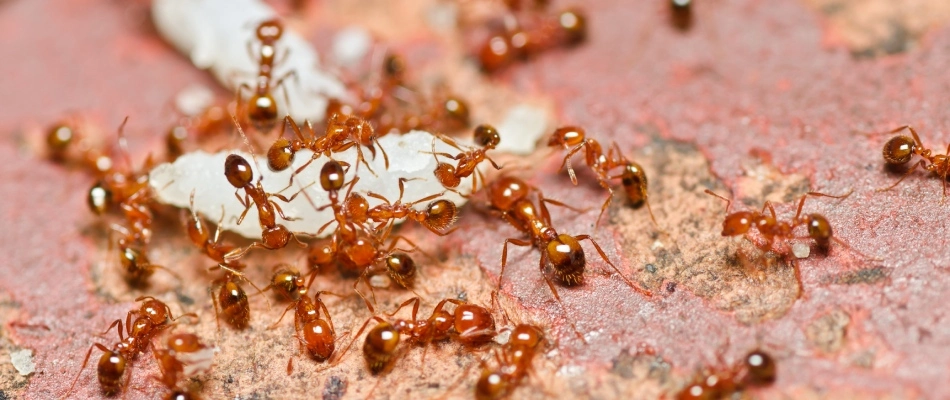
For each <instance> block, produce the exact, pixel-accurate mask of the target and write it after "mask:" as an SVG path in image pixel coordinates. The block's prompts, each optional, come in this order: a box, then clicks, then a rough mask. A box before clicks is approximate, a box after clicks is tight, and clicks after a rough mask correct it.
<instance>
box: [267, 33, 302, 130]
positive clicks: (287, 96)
mask: <svg viewBox="0 0 950 400" xmlns="http://www.w3.org/2000/svg"><path fill="white" fill-rule="evenodd" d="M289 54H290V49H287V51H286V52H284V57H287V56H288V55H289ZM290 77H293V78H294V81H295V82H296V83H297V85H298V86H299V85H300V79H299V78H297V70H290V71H288V72H287V73H286V74H284V76H281V77H280V78H279V79H277V82H275V83H274V86H273V87H275V88H276V87H280V88H281V89H283V92H284V101H285V102H287V110H286V111H287V112H286V114H287V115H290V114H292V113H291V112H290V93H289V91H288V90H287V86H285V85H284V80H286V79H287V78H290Z"/></svg>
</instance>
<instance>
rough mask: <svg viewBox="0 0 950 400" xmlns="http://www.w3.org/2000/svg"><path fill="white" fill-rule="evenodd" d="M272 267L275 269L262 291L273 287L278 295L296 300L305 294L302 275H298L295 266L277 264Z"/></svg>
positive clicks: (305, 286)
mask: <svg viewBox="0 0 950 400" xmlns="http://www.w3.org/2000/svg"><path fill="white" fill-rule="evenodd" d="M274 268H275V271H274V275H273V276H272V277H271V280H270V284H269V285H267V286H266V287H264V290H262V292H266V291H268V290H271V289H273V290H274V291H275V292H277V294H278V295H279V296H280V297H283V298H285V299H289V300H291V301H297V300H298V299H300V297H302V296H305V295H306V294H307V285H305V284H304V280H305V279H304V276H302V275H300V272H299V271H297V269H296V268H293V267H291V266H289V265H287V264H278V265H277V266H275V267H274Z"/></svg>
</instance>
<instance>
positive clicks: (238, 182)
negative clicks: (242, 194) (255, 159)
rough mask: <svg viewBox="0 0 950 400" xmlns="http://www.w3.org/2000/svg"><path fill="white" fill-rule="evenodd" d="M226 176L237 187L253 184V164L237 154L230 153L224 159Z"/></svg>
mask: <svg viewBox="0 0 950 400" xmlns="http://www.w3.org/2000/svg"><path fill="white" fill-rule="evenodd" d="M224 176H225V177H227V178H228V182H229V183H230V184H231V186H234V187H235V188H236V189H240V188H243V187H245V186H247V185H250V184H251V181H252V180H254V171H253V170H251V164H249V163H248V162H247V160H245V159H244V157H241V156H239V155H237V154H230V155H228V158H227V159H226V160H225V161H224Z"/></svg>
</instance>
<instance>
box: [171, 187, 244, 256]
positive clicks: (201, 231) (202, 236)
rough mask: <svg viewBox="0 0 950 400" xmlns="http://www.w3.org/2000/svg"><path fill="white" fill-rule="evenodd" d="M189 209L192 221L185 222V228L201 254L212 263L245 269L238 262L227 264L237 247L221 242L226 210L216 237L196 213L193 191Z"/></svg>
mask: <svg viewBox="0 0 950 400" xmlns="http://www.w3.org/2000/svg"><path fill="white" fill-rule="evenodd" d="M189 204H190V207H189V209H190V210H191V219H190V220H188V221H186V222H185V227H186V229H187V230H188V238H189V239H190V240H191V243H193V244H194V245H195V246H198V248H199V249H201V252H202V253H204V254H205V255H207V256H208V258H210V259H211V260H212V261H214V262H217V263H226V264H228V265H230V266H231V267H232V268H234V269H243V268H244V267H243V266H239V265H238V264H237V261H235V260H230V261H229V262H225V256H226V255H227V254H228V253H230V252H232V251H233V250H234V248H235V246H233V245H231V244H228V243H222V242H221V240H220V235H221V223H222V222H223V221H224V208H223V206H222V210H221V218H220V219H219V220H218V225H217V228H216V229H215V231H214V236H212V235H210V234H209V231H208V228H207V227H206V226H205V223H204V221H203V220H202V219H201V218H200V217H198V213H197V212H196V211H195V191H194V190H192V191H191V196H190V198H189Z"/></svg>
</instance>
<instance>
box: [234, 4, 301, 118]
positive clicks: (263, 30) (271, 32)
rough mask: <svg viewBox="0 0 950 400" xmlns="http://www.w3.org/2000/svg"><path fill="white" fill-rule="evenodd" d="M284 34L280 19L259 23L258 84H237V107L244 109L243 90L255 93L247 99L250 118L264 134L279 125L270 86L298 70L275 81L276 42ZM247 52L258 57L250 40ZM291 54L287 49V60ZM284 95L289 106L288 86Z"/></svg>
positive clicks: (279, 83) (257, 34)
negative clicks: (242, 102) (242, 105)
mask: <svg viewBox="0 0 950 400" xmlns="http://www.w3.org/2000/svg"><path fill="white" fill-rule="evenodd" d="M283 33H284V27H283V25H282V24H281V22H280V21H278V20H276V19H271V20H267V21H264V22H261V23H260V25H258V26H257V30H256V31H255V35H256V36H257V40H258V41H260V42H261V47H260V49H259V51H258V52H257V54H258V57H257V63H258V65H259V67H260V68H259V70H258V74H257V84H256V86H255V87H254V88H251V86H250V85H248V84H247V83H242V84H241V86H240V87H238V110H241V101H242V99H243V96H242V95H241V92H243V91H244V89H247V90H250V91H251V92H252V93H253V94H252V95H251V98H250V100H249V102H248V106H247V107H248V108H247V118H248V119H249V120H250V122H251V124H252V125H254V128H256V129H257V130H258V132H262V133H266V132H270V131H271V130H272V129H274V126H275V125H276V124H277V102H276V101H275V100H274V96H273V95H272V94H271V89H272V88H275V87H278V86H283V84H284V80H285V79H287V78H289V77H291V76H293V77H294V78H295V79H296V77H297V71H290V72H288V73H287V74H285V75H284V76H282V77H280V79H277V80H276V81H273V73H274V65H275V64H277V62H276V57H277V48H276V45H277V41H278V40H280V38H281V36H283ZM247 51H248V53H249V54H251V58H252V59H253V58H255V57H254V51H253V50H252V49H251V42H250V41H249V42H247ZM289 54H290V50H287V51H286V52H284V59H286V58H287V55H289ZM284 96H285V100H286V101H287V104H288V105H289V104H290V100H289V99H288V98H287V88H286V87H285V88H284Z"/></svg>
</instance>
